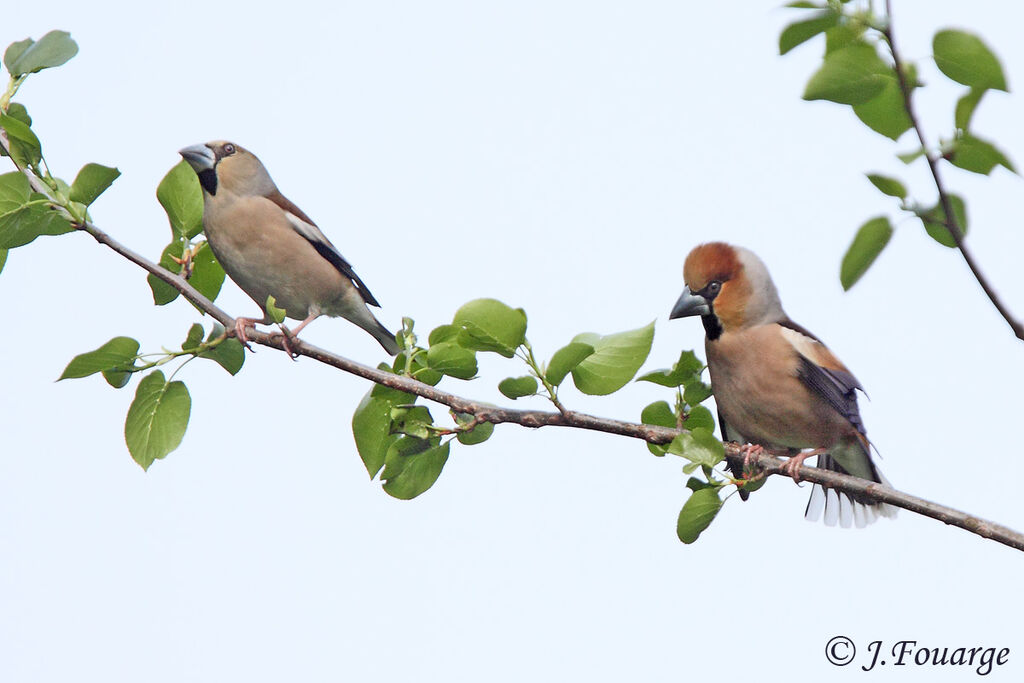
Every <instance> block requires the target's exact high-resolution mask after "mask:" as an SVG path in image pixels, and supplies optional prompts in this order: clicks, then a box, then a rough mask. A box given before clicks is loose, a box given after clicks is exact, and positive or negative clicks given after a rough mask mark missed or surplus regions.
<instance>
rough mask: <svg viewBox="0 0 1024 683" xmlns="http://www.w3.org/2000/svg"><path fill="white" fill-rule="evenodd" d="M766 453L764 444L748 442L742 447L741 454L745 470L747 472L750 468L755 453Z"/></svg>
mask: <svg viewBox="0 0 1024 683" xmlns="http://www.w3.org/2000/svg"><path fill="white" fill-rule="evenodd" d="M762 453H764V446H761V445H759V444H756V443H748V444H747V445H745V446H743V448H741V449H740V455H742V456H743V471H744V472H746V471H747V470H749V469H750V459H751V458H752V457H754V456H755V455H761V454H762Z"/></svg>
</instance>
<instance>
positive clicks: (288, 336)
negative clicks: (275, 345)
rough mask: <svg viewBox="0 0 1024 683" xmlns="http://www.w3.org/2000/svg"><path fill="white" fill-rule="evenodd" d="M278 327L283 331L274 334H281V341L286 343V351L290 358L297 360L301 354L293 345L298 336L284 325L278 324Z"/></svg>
mask: <svg viewBox="0 0 1024 683" xmlns="http://www.w3.org/2000/svg"><path fill="white" fill-rule="evenodd" d="M278 327H280V328H281V331H280V332H278V333H276V334H275V335H274V336H275V337H276V336H277V335H281V343H282V344H283V345H284V350H285V353H287V354H288V357H289V358H291V359H292V360H295V359H296V358H298V357H299V355H300V354H299V352H298V351H296V350H295V347H294V346H292V342H294V341H298V338H297V337H296V336H295V335H294V334H292V332H291V331H290V330H289V329H288V328H287V327H285V326H284V325H278Z"/></svg>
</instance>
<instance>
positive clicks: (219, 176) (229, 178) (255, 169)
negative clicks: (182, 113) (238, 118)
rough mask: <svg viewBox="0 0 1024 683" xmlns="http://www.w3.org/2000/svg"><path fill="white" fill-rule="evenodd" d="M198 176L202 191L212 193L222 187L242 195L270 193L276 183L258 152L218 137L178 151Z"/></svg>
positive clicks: (274, 188) (214, 193)
mask: <svg viewBox="0 0 1024 683" xmlns="http://www.w3.org/2000/svg"><path fill="white" fill-rule="evenodd" d="M178 154H180V155H181V156H182V157H183V158H184V159H185V161H187V162H188V165H189V166H191V167H192V169H193V170H194V171H195V172H196V175H198V176H199V184H200V185H202V186H203V191H204V192H206V193H207V194H209V195H211V196H213V195H216V194H217V191H218V190H220V189H226V190H227V191H229V192H233V193H234V194H238V195H242V196H252V195H259V196H268V195H270V194H271V193H272V192H273V191H274V190H276V189H277V188H276V186H275V185H274V181H273V180H272V179H271V178H270V174H269V173H268V172H267V169H266V168H264V166H263V164H262V163H261V162H260V160H259V159H257V158H256V155H255V154H253V153H252V152H250V151H249V150H247V149H245V148H244V147H241V146H240V145H236V144H235V143H233V142H226V141H224V140H215V141H214V142H207V143H206V144H201V145H191V146H190V147H185V148H183V149H180V150H178Z"/></svg>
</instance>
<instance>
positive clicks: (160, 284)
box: [146, 238, 184, 306]
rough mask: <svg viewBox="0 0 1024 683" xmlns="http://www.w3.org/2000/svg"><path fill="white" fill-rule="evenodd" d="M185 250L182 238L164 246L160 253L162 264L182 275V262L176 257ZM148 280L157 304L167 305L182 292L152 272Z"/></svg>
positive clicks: (179, 256)
mask: <svg viewBox="0 0 1024 683" xmlns="http://www.w3.org/2000/svg"><path fill="white" fill-rule="evenodd" d="M183 251H184V248H183V247H182V244H181V240H180V238H178V239H175V240H174V241H173V242H171V243H170V244H168V245H167V246H166V247H164V250H163V252H162V253H161V254H160V265H161V266H163V267H164V268H165V269H167V270H169V271H171V272H172V273H174V274H175V275H180V274H181V264H180V263H178V262H177V261H175V260H174V259H175V257H176V258H181V255H182V252H183ZM146 282H148V283H149V288H150V290H152V292H153V303H154V304H155V305H157V306H165V305H167V304H169V303H171V302H172V301H174V300H175V299H177V298H178V295H179V294H181V292H179V291H178V290H177V289H175V288H174V287H172V286H171V285H169V284H167V283H166V282H164V281H163V280H161V279H160V278H158V277H157V276H156V275H153V274H152V273H150V274H149V275H147V276H146Z"/></svg>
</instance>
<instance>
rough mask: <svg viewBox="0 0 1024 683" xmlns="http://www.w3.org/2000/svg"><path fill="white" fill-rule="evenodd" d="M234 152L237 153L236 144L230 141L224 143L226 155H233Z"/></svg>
mask: <svg viewBox="0 0 1024 683" xmlns="http://www.w3.org/2000/svg"><path fill="white" fill-rule="evenodd" d="M234 153H235V146H234V145H232V144H231V143H230V142H229V143H228V144H226V145H224V156H231V155H232V154H234Z"/></svg>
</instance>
